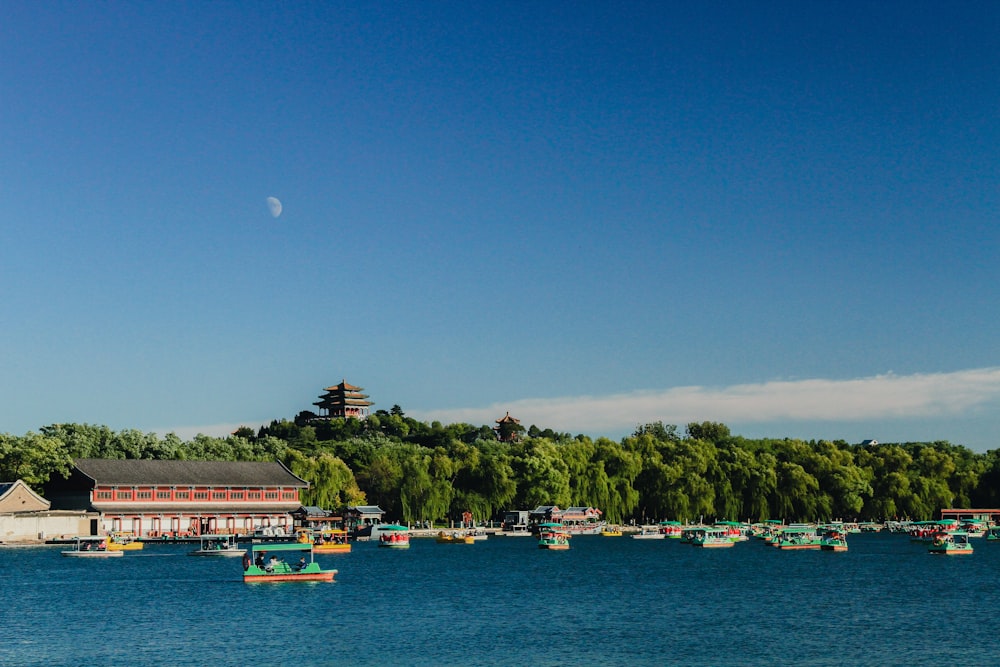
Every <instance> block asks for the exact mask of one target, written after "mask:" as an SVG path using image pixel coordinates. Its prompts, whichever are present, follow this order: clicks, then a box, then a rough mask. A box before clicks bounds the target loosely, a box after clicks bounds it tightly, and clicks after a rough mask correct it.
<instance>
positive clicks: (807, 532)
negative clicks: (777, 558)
mask: <svg viewBox="0 0 1000 667" xmlns="http://www.w3.org/2000/svg"><path fill="white" fill-rule="evenodd" d="M771 546H773V547H777V548H779V549H783V550H789V551H801V550H804V549H819V548H820V547H821V545H820V536H819V534H818V533H817V532H816V527H815V526H788V527H787V528H785V529H783V530H782V531H781V532H780V533H779V534H778V535H777V536H776V537H775V538H774V540H773V541H772V542H771Z"/></svg>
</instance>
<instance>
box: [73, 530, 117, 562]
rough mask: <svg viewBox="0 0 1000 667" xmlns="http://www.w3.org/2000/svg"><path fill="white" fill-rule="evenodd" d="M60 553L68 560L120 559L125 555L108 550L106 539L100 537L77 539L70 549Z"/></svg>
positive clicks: (88, 536) (81, 537)
mask: <svg viewBox="0 0 1000 667" xmlns="http://www.w3.org/2000/svg"><path fill="white" fill-rule="evenodd" d="M60 553H61V554H62V555H63V556H66V557H69V558H120V557H121V556H123V555H125V552H124V551H122V550H121V549H118V550H114V551H112V550H110V549H108V538H107V537H103V536H101V535H93V536H91V535H87V536H80V537H77V538H76V539H75V541H74V543H73V548H72V549H67V550H66V551H62V552H60Z"/></svg>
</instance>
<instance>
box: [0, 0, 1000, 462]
mask: <svg viewBox="0 0 1000 667" xmlns="http://www.w3.org/2000/svg"><path fill="white" fill-rule="evenodd" d="M0 13H2V20H0V196H2V200H3V201H4V205H3V207H2V209H0V378H2V381H0V432H8V433H12V434H22V433H25V432H27V431H29V430H37V429H38V428H39V427H40V426H44V425H46V424H51V423H57V422H87V423H95V424H106V425H108V426H111V427H112V428H115V429H122V428H137V429H140V430H143V431H159V432H165V431H168V430H175V431H176V432H177V433H178V434H180V435H184V436H189V435H192V434H193V433H194V432H197V431H203V432H206V433H212V434H218V433H224V432H226V429H229V430H231V429H232V428H233V427H234V426H235V425H239V424H252V425H256V424H260V423H263V422H267V421H270V420H271V419H273V418H282V417H288V418H290V417H293V416H294V415H295V414H296V413H297V412H298V411H300V410H303V409H310V408H311V407H312V402H313V401H314V400H316V399H317V397H318V396H319V394H321V393H322V389H323V388H324V387H326V386H328V385H332V384H335V383H337V382H340V380H341V379H344V378H346V379H347V380H348V381H349V382H351V383H354V384H357V385H361V386H363V387H365V389H366V391H367V393H368V394H370V396H371V398H372V400H374V401H375V402H376V408H385V409H388V408H390V407H391V406H392V405H394V404H398V405H400V406H401V407H402V408H403V410H404V411H405V412H406V413H407V414H409V415H411V416H414V417H417V418H420V419H426V420H433V419H439V420H441V421H445V422H451V421H469V422H471V423H474V424H483V423H489V424H492V422H493V420H494V419H496V418H498V417H502V416H503V414H504V413H505V412H506V411H507V410H510V411H511V414H513V415H514V416H516V417H519V418H521V419H522V422H523V423H525V424H526V425H528V424H537V425H539V426H540V427H543V428H545V427H550V428H554V429H556V430H560V431H568V432H571V433H586V434H588V435H592V436H599V435H608V436H610V437H614V438H618V437H621V436H624V435H627V434H629V433H631V432H632V430H633V429H634V428H635V426H636V425H637V424H639V423H644V422H647V421H654V420H657V419H659V420H663V421H665V422H667V423H677V424H681V425H683V424H686V423H688V422H690V421H704V420H712V421H721V422H725V423H727V424H729V425H730V427H731V428H732V430H733V431H734V432H735V433H739V434H743V435H747V436H749V437H760V436H774V437H785V436H788V437H801V438H829V439H838V438H842V439H845V440H848V441H849V442H859V441H860V440H862V439H864V438H869V437H873V438H877V439H879V440H882V441H905V440H936V439H947V440H950V441H951V442H954V443H958V444H965V445H968V446H970V447H972V448H973V449H976V450H979V451H983V450H986V449H991V448H996V447H1000V345H998V342H1000V341H998V316H1000V261H998V259H1000V244H998V241H1000V224H998V222H1000V221H998V212H1000V206H998V204H1000V169H998V164H1000V130H998V125H1000V48H998V44H1000V4H998V3H995V2H967V3H957V4H956V3H946V2H938V3H923V2H885V3H881V2H878V3H876V2H853V3H852V2H847V3H827V2H797V1H796V2H773V3H746V2H719V3H697V2H692V3H681V2H676V3H675V2H649V3H644V2H622V3H590V2H583V3H581V2H551V3H518V2H503V3H467V2H454V3H436V2H401V3H383V2H373V3H333V2H317V3H272V2H264V3H255V2H213V3H200V2H169V3H145V2H143V3H128V2H113V3H77V2H59V3H56V2H21V1H18V0H12V1H9V2H5V3H4V4H3V7H2V10H0ZM268 197H276V198H278V199H280V201H281V202H282V204H283V210H282V212H281V214H280V215H279V216H278V217H275V216H273V215H272V212H271V211H270V210H269V208H268V203H267V198H268Z"/></svg>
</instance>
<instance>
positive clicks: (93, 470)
mask: <svg viewBox="0 0 1000 667" xmlns="http://www.w3.org/2000/svg"><path fill="white" fill-rule="evenodd" d="M74 464H75V465H76V468H77V470H79V471H80V472H82V473H83V474H84V475H86V476H87V477H90V478H91V479H93V480H94V481H95V482H97V483H99V484H131V485H139V484H164V485H172V486H174V485H176V486H183V485H191V486H195V485H216V486H285V487H296V488H307V487H308V486H309V484H308V483H307V482H306V481H304V480H302V479H300V478H299V477H296V476H295V475H293V474H292V473H291V471H290V470H288V468H286V467H285V466H284V465H282V464H281V463H278V462H259V461H153V460H149V459H76V460H75V461H74Z"/></svg>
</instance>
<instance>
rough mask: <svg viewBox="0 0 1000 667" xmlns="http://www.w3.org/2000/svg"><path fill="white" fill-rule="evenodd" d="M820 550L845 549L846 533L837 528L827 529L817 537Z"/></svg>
mask: <svg viewBox="0 0 1000 667" xmlns="http://www.w3.org/2000/svg"><path fill="white" fill-rule="evenodd" d="M819 548H820V549H821V550H822V551H847V535H846V534H844V533H843V532H841V531H839V530H828V531H826V532H825V533H823V536H822V537H820V538H819Z"/></svg>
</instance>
